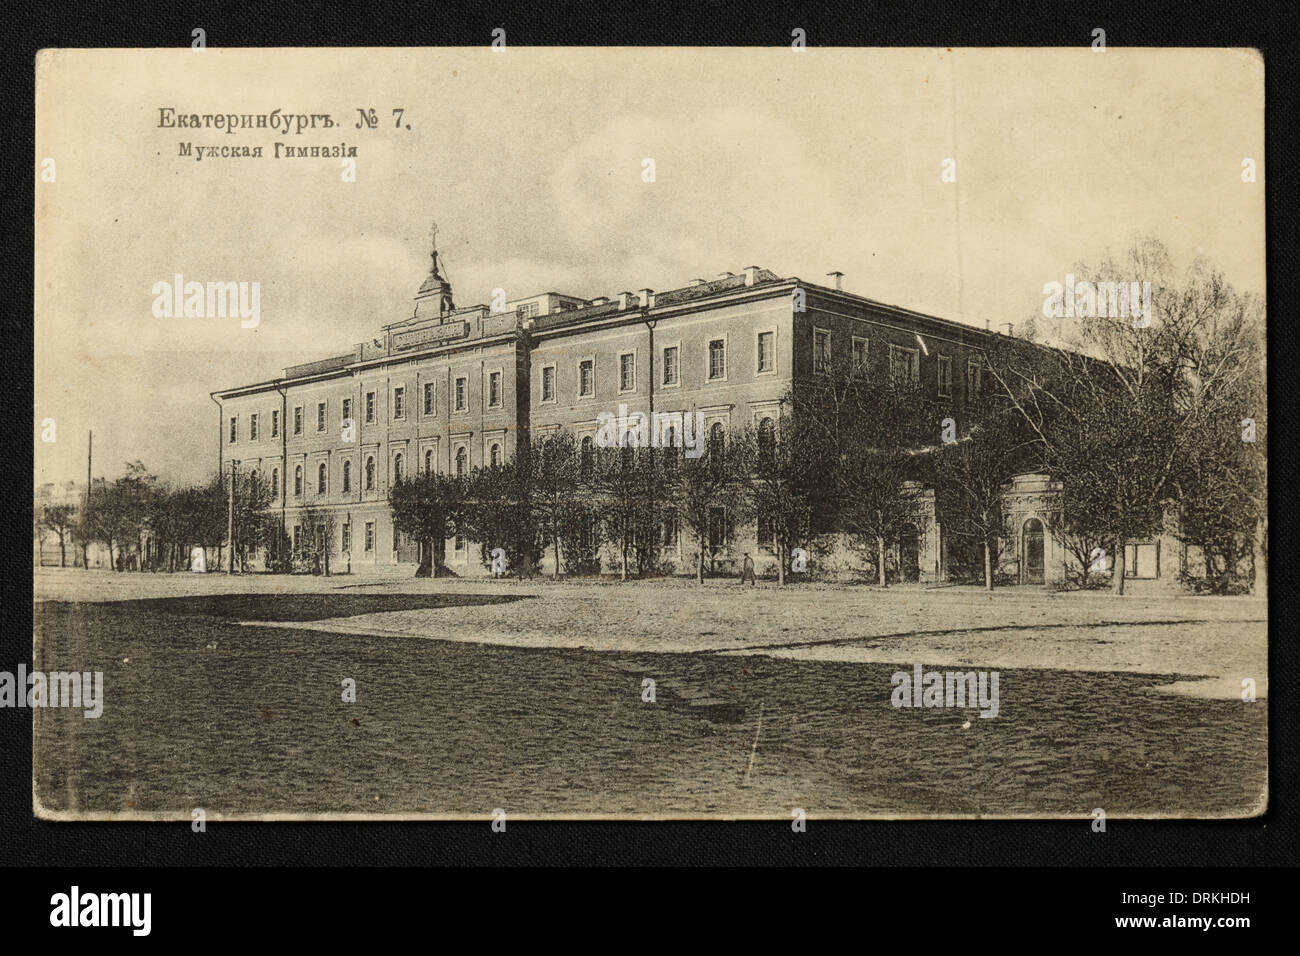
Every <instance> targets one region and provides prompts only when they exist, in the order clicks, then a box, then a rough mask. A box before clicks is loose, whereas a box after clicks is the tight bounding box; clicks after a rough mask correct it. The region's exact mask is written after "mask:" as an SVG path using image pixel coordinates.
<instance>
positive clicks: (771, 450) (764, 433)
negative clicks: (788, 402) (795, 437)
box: [758, 418, 776, 461]
mask: <svg viewBox="0 0 1300 956" xmlns="http://www.w3.org/2000/svg"><path fill="white" fill-rule="evenodd" d="M775 452H776V423H775V422H773V421H772V419H770V418H764V419H763V420H762V421H761V422H759V423H758V453H759V454H760V455H761V456H762V457H763V459H764V460H766V461H771V459H772V456H773V455H774V454H775Z"/></svg>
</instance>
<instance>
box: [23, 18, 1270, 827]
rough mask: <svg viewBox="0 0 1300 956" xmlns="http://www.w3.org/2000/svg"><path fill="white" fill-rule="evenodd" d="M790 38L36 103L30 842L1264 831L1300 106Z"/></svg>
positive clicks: (1238, 67)
mask: <svg viewBox="0 0 1300 956" xmlns="http://www.w3.org/2000/svg"><path fill="white" fill-rule="evenodd" d="M800 33H801V31H799V30H795V31H793V32H792V35H791V38H790V41H789V43H788V45H782V46H780V47H775V48H769V49H758V48H699V49H691V48H663V47H657V48H626V47H622V48H604V49H602V48H564V49H561V48H527V47H523V46H514V45H511V43H510V41H509V38H508V37H507V36H506V34H505V32H504V31H503V30H498V31H496V32H495V33H494V34H493V35H492V36H491V37H486V36H485V37H484V42H483V44H482V45H481V46H480V47H477V48H423V49H259V50H251V49H217V48H212V47H209V46H208V45H207V43H206V39H205V37H204V36H203V35H202V31H196V32H195V36H194V42H193V45H192V47H191V48H186V49H181V50H171V51H163V50H46V51H43V52H41V53H40V54H39V56H38V57H37V59H36V63H35V70H36V77H37V83H36V95H37V103H36V155H35V157H34V160H35V175H36V178H37V183H36V208H35V221H36V248H35V288H36V303H35V408H34V414H35V422H34V439H33V441H34V448H35V474H34V477H33V484H34V502H33V531H32V535H33V537H32V545H33V547H32V557H33V568H34V571H33V573H34V583H35V601H36V606H35V633H34V644H33V657H32V659H31V661H30V662H27V661H23V662H6V663H4V664H3V665H0V666H2V667H3V668H4V670H3V672H0V704H2V705H4V706H11V707H29V708H32V711H33V723H34V758H33V767H32V788H33V789H32V793H33V811H34V813H35V814H36V815H37V816H39V817H42V818H45V819H50V820H158V821H188V822H190V823H191V825H192V826H193V827H194V828H195V829H202V828H204V827H205V826H206V825H207V823H208V822H211V821H216V820H241V819H284V820H292V819H367V818H382V819H468V820H483V821H485V822H488V821H490V822H491V825H492V826H494V827H504V826H505V825H506V822H507V821H508V820H531V819H600V818H607V819H663V820H671V819H745V818H752V819H767V820H778V821H786V822H788V824H789V825H790V826H791V827H793V828H794V829H795V830H799V829H801V828H802V827H803V826H804V825H805V823H806V821H807V820H810V819H873V818H878V819H891V818H990V817H1032V818H1040V817H1041V818H1076V819H1078V820H1079V821H1080V825H1084V824H1085V823H1087V822H1090V825H1091V826H1092V827H1093V828H1094V829H1104V828H1105V826H1106V821H1107V819H1109V818H1167V817H1175V818H1226V817H1249V816H1255V815H1259V814H1261V813H1263V812H1264V810H1265V809H1266V807H1267V804H1268V759H1267V749H1268V748H1267V742H1268V723H1267V706H1268V704H1267V697H1268V638H1267V634H1268V620H1267V617H1268V615H1267V603H1266V590H1267V580H1268V513H1267V507H1266V499H1267V448H1268V421H1267V409H1266V398H1265V387H1266V355H1265V302H1264V294H1265V247H1264V225H1265V223H1264V177H1265V173H1266V171H1265V169H1264V93H1263V90H1264V86H1263V69H1264V68H1263V62H1262V59H1261V57H1260V56H1259V54H1258V53H1256V52H1254V51H1251V50H1237V49H1225V50H1212V49H1196V50H1192V49H1162V50H1153V49H1119V48H1113V49H1108V48H1107V47H1106V44H1105V38H1104V35H1103V36H1101V37H1099V38H1094V42H1093V43H1092V44H1091V45H1090V46H1089V45H1081V46H1080V47H1079V48H1077V49H946V48H935V49H846V48H820V49H819V48H814V47H811V46H808V45H807V43H806V42H805V38H804V37H802V36H801V35H800ZM10 668H12V670H11V669H10Z"/></svg>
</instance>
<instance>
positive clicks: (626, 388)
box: [618, 352, 636, 392]
mask: <svg viewBox="0 0 1300 956" xmlns="http://www.w3.org/2000/svg"><path fill="white" fill-rule="evenodd" d="M635 389H636V353H635V352H628V353H627V354H626V355H620V356H619V357H618V390H619V391H620V392H631V391H633V390H635Z"/></svg>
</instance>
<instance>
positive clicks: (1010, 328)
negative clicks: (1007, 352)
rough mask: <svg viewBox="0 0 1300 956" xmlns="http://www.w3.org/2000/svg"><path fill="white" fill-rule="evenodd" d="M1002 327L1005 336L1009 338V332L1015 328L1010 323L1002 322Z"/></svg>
mask: <svg viewBox="0 0 1300 956" xmlns="http://www.w3.org/2000/svg"><path fill="white" fill-rule="evenodd" d="M1002 327H1003V328H1004V329H1006V330H1007V335H1008V336H1010V335H1011V330H1012V329H1013V328H1015V325H1014V324H1013V323H1011V322H1003V323H1002Z"/></svg>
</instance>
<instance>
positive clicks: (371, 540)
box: [366, 521, 375, 554]
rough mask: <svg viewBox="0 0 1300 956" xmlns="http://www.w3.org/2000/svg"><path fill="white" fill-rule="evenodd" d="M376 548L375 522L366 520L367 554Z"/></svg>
mask: <svg viewBox="0 0 1300 956" xmlns="http://www.w3.org/2000/svg"><path fill="white" fill-rule="evenodd" d="M374 550H375V523H374V522H373V521H367V522H366V554H372V553H373V552H374Z"/></svg>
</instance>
